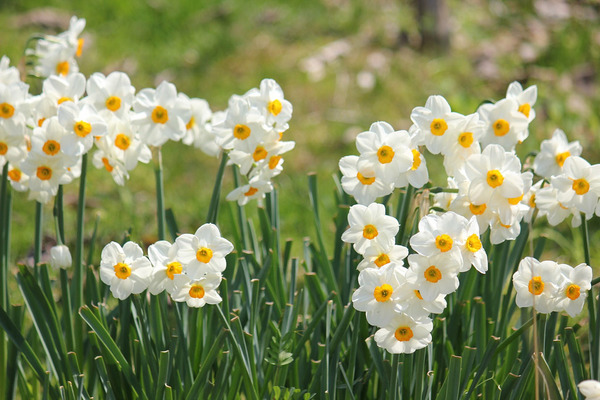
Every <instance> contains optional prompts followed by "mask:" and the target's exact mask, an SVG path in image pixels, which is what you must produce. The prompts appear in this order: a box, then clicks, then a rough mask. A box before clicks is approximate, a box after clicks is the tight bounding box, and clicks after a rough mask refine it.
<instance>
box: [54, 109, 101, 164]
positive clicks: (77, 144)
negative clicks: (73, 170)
mask: <svg viewBox="0 0 600 400" xmlns="http://www.w3.org/2000/svg"><path fill="white" fill-rule="evenodd" d="M58 122H60V124H61V125H62V126H63V127H64V128H65V129H66V131H67V132H68V134H67V135H65V136H63V137H62V138H61V142H60V145H61V149H62V151H63V152H64V153H65V154H68V155H71V156H80V155H83V154H85V153H87V152H88V151H89V150H90V149H91V148H92V146H93V144H94V138H97V137H101V136H104V135H105V134H106V132H107V127H106V122H105V121H104V119H102V117H100V115H98V113H97V112H96V110H95V109H94V108H93V107H92V106H90V105H88V104H84V105H82V106H79V105H77V104H74V103H72V102H66V103H64V104H61V105H60V106H59V107H58Z"/></svg>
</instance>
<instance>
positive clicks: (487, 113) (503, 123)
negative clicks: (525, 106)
mask: <svg viewBox="0 0 600 400" xmlns="http://www.w3.org/2000/svg"><path fill="white" fill-rule="evenodd" d="M477 113H478V114H479V116H480V118H481V120H482V121H484V122H485V124H486V130H485V133H484V135H483V137H482V138H481V144H482V146H483V147H484V148H485V147H487V146H489V145H490V144H499V145H500V146H502V147H503V148H504V150H506V151H512V150H514V148H515V146H516V144H517V143H519V141H523V140H524V139H525V137H527V127H528V125H529V122H528V119H527V117H526V116H525V115H524V114H523V113H521V112H519V106H518V104H517V102H516V101H515V100H513V99H502V100H500V101H498V102H497V103H495V104H484V105H482V106H481V107H479V109H478V110H477Z"/></svg>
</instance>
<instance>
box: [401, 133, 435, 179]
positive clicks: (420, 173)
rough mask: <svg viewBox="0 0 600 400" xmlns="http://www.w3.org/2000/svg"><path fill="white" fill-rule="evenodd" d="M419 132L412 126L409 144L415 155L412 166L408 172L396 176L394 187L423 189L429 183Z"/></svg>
mask: <svg viewBox="0 0 600 400" xmlns="http://www.w3.org/2000/svg"><path fill="white" fill-rule="evenodd" d="M419 132H420V131H419V128H417V126H416V125H412V126H411V127H410V129H409V130H408V133H409V135H410V143H407V146H409V147H410V151H411V152H412V154H413V158H412V165H411V167H410V168H409V169H408V171H406V172H403V173H400V174H398V176H396V180H395V182H394V187H397V188H403V187H407V186H408V185H409V184H410V185H411V186H412V187H415V188H421V187H423V186H424V185H425V184H426V183H427V182H428V181H429V172H428V171H427V162H426V160H425V157H424V156H423V154H422V153H421V152H420V151H419V146H418V145H417V142H418V136H419Z"/></svg>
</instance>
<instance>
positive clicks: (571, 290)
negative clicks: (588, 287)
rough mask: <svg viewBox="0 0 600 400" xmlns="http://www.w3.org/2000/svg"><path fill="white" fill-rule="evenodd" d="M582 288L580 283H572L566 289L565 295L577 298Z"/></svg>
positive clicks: (572, 298) (573, 298)
mask: <svg viewBox="0 0 600 400" xmlns="http://www.w3.org/2000/svg"><path fill="white" fill-rule="evenodd" d="M580 290H581V288H580V287H579V286H578V285H576V284H574V283H572V284H570V285H569V286H567V289H565V295H566V296H567V297H568V298H569V299H571V300H577V298H579V296H580V295H581V293H580Z"/></svg>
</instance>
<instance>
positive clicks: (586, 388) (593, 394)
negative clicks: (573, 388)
mask: <svg viewBox="0 0 600 400" xmlns="http://www.w3.org/2000/svg"><path fill="white" fill-rule="evenodd" d="M577 387H578V388H579V391H580V392H581V394H582V395H584V396H585V400H600V382H598V381H595V380H591V379H590V380H586V381H581V382H579V384H578V385H577Z"/></svg>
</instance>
